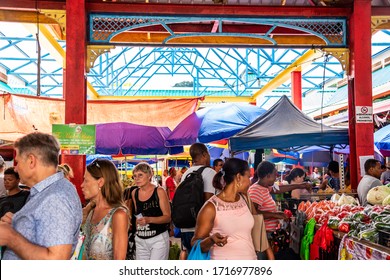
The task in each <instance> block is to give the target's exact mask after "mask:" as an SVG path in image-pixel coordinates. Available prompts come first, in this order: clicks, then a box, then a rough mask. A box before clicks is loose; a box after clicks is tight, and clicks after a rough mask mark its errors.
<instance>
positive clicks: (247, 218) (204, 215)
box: [191, 158, 274, 260]
mask: <svg viewBox="0 0 390 280" xmlns="http://www.w3.org/2000/svg"><path fill="white" fill-rule="evenodd" d="M249 185H250V171H249V166H248V163H247V162H246V161H243V160H241V159H237V158H231V159H228V160H227V161H226V162H225V164H224V165H223V168H222V170H221V171H219V172H218V173H217V174H216V175H215V176H214V179H213V186H214V187H215V188H216V189H219V190H220V192H219V193H218V194H217V195H214V196H212V197H211V198H210V199H209V200H208V201H207V202H206V203H205V205H204V206H203V207H202V209H201V210H200V212H199V215H198V218H197V223H196V228H195V234H194V237H193V238H192V241H191V243H192V245H194V243H195V241H196V240H201V242H200V246H201V249H202V252H208V251H210V258H211V259H215V260H222V259H232V260H256V259H257V256H256V252H255V248H254V245H253V240H252V235H251V232H252V228H253V226H254V218H253V216H252V214H256V213H255V208H254V207H250V206H253V205H252V202H251V201H250V200H247V198H246V192H247V190H248V187H249ZM250 209H253V213H252V212H251V210H250ZM263 229H264V230H265V227H264V226H263ZM264 234H265V232H264ZM267 245H268V244H267ZM267 252H269V253H270V254H269V255H268V258H269V259H273V258H274V257H273V254H272V251H271V250H268V249H267Z"/></svg>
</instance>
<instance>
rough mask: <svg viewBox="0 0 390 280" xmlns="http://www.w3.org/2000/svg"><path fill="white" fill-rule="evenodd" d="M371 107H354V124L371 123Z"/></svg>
mask: <svg viewBox="0 0 390 280" xmlns="http://www.w3.org/2000/svg"><path fill="white" fill-rule="evenodd" d="M372 122H373V116H372V106H356V123H372Z"/></svg>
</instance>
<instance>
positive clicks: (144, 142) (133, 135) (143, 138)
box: [96, 122, 183, 155]
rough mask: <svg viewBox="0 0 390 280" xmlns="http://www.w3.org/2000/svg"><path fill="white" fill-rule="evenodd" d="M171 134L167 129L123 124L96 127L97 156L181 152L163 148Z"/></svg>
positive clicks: (180, 150) (180, 149)
mask: <svg viewBox="0 0 390 280" xmlns="http://www.w3.org/2000/svg"><path fill="white" fill-rule="evenodd" d="M170 133H171V130H170V129H169V128H168V127H154V126H145V125H138V124H132V123H125V122H117V123H105V124H97V125H96V153H97V154H108V155H117V154H120V153H122V154H133V155H164V154H167V153H168V152H170V153H171V154H174V153H180V152H183V147H177V149H176V150H173V149H170V148H167V147H165V145H164V142H165V139H166V137H167V136H168V135H169V134H170Z"/></svg>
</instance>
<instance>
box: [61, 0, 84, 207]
mask: <svg viewBox="0 0 390 280" xmlns="http://www.w3.org/2000/svg"><path fill="white" fill-rule="evenodd" d="M86 28H87V16H86V11H85V0H66V70H65V71H66V75H65V79H64V98H65V123H66V124H69V123H76V124H85V123H86V120H87V83H86V71H85V69H86V67H85V63H86V49H87V43H86V39H87V38H86V34H87V33H86ZM61 162H66V163H68V164H69V165H70V166H71V167H72V168H73V171H74V175H75V177H74V179H73V180H72V182H73V184H75V186H76V188H77V192H78V193H79V195H80V198H81V200H82V202H83V203H84V201H85V200H84V196H83V194H82V192H81V189H80V186H81V183H82V182H83V176H84V170H85V156H82V155H80V156H77V155H75V156H74V155H63V156H62V157H61Z"/></svg>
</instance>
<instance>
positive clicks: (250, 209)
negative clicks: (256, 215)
mask: <svg viewBox="0 0 390 280" xmlns="http://www.w3.org/2000/svg"><path fill="white" fill-rule="evenodd" d="M240 196H241V197H242V198H243V199H244V200H245V203H246V206H248V208H249V212H250V213H251V214H252V203H251V201H250V200H249V197H248V196H247V195H244V194H242V193H240Z"/></svg>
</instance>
